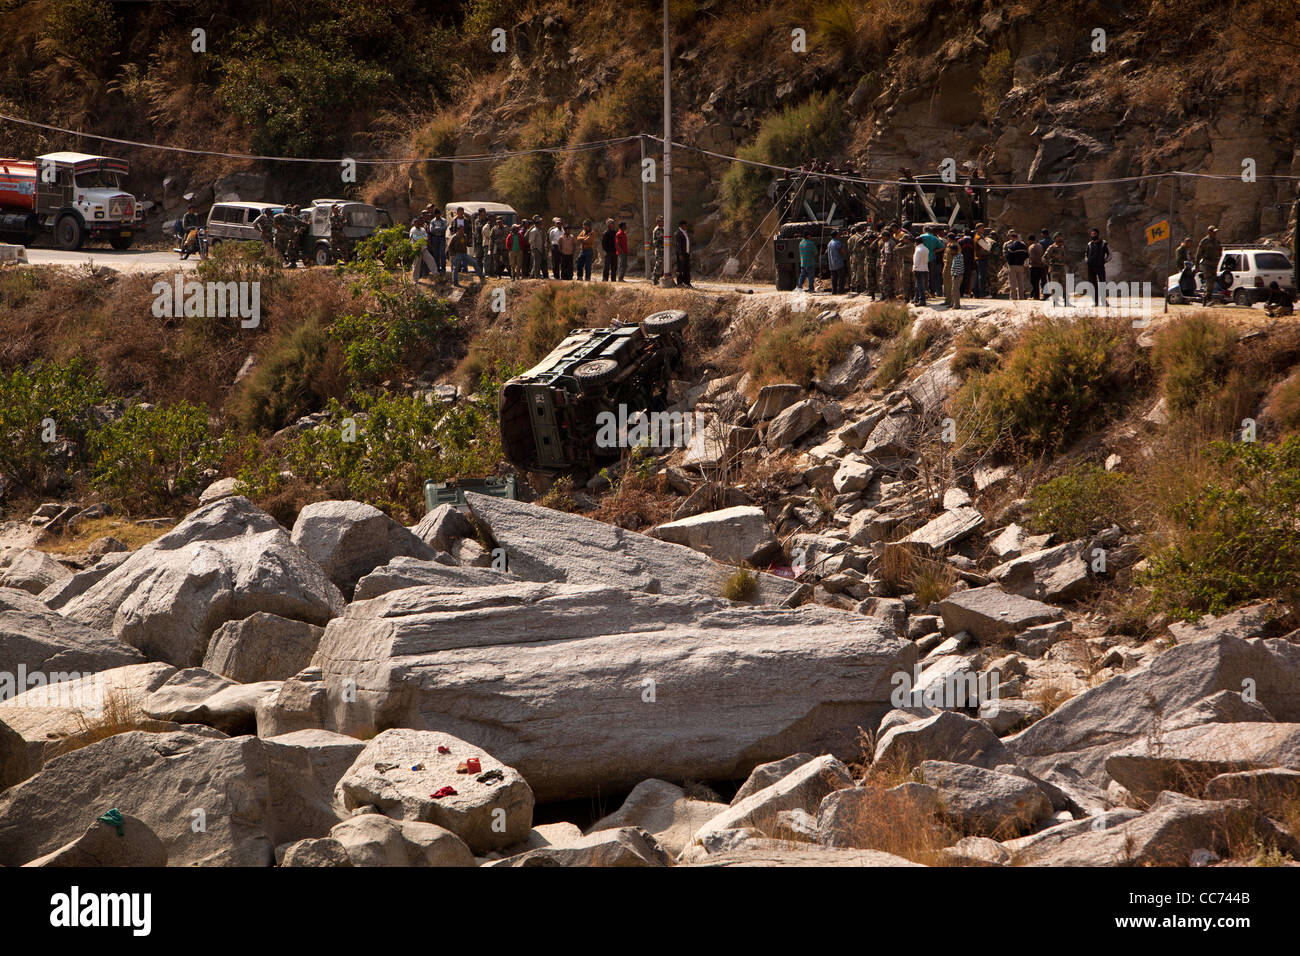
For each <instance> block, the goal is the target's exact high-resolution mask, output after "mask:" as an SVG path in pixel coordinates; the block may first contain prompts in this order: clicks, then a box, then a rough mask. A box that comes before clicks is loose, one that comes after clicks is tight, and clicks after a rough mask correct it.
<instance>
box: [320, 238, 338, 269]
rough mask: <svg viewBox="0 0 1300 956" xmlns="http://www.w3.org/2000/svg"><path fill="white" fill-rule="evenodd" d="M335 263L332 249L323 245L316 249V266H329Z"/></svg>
mask: <svg viewBox="0 0 1300 956" xmlns="http://www.w3.org/2000/svg"><path fill="white" fill-rule="evenodd" d="M333 262H334V257H333V256H331V255H330V247H329V246H327V245H325V243H323V242H322V243H321V244H320V245H319V246H317V247H316V265H318V266H327V265H330V264H331V263H333Z"/></svg>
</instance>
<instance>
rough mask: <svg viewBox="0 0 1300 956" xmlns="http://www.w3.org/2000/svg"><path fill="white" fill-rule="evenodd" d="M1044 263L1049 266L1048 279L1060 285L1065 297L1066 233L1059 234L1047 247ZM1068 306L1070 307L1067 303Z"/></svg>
mask: <svg viewBox="0 0 1300 956" xmlns="http://www.w3.org/2000/svg"><path fill="white" fill-rule="evenodd" d="M1043 262H1044V264H1045V265H1046V266H1047V275H1048V279H1049V280H1050V281H1052V282H1055V283H1058V284H1059V285H1060V287H1061V290H1062V291H1061V295H1062V297H1064V295H1065V291H1064V290H1065V269H1066V260H1065V233H1063V232H1058V233H1057V234H1056V235H1055V236H1054V237H1053V238H1052V244H1051V245H1050V246H1048V247H1047V251H1046V252H1044V253H1043ZM1065 304H1066V305H1070V303H1069V302H1068V301H1067V302H1066V303H1065Z"/></svg>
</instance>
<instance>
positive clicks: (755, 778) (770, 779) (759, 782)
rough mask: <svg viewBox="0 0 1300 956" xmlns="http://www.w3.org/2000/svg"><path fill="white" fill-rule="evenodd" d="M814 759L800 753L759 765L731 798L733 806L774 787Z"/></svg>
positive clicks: (811, 756)
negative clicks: (767, 788) (764, 789)
mask: <svg viewBox="0 0 1300 956" xmlns="http://www.w3.org/2000/svg"><path fill="white" fill-rule="evenodd" d="M812 759H813V755H812V754H808V753H799V754H791V755H790V756H789V757H782V758H781V759H780V760H770V761H768V762H767V763H761V764H759V765H758V766H757V767H755V768H754V769H753V770H751V771H750V773H749V776H748V777H746V778H745V782H744V783H742V784H741V785H740V789H739V790H737V791H736V795H735V796H734V797H732V798H731V805H732V806H733V807H734V806H735V805H736V804H738V803H739V802H740V801H741V800H744V799H745V798H746V797H748V796H751V795H752V794H755V793H758V791H760V790H762V789H763V788H765V787H770V786H772V784H774V783H776V782H777V781H778V780H780V779H781V778H783V777H785V776H788V775H789V774H792V773H794V772H795V771H796V770H798V769H799V768H800V767H802V766H803V765H804V764H806V763H807V762H808V761H810V760H812Z"/></svg>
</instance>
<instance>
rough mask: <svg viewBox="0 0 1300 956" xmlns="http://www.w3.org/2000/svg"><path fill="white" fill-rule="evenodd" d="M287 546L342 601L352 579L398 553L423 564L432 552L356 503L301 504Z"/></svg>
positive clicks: (374, 511) (375, 510)
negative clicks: (313, 566) (321, 574)
mask: <svg viewBox="0 0 1300 956" xmlns="http://www.w3.org/2000/svg"><path fill="white" fill-rule="evenodd" d="M293 543H294V544H296V545H297V546H298V547H299V548H301V549H302V551H303V553H304V554H306V555H307V556H308V557H309V558H311V559H312V560H313V561H315V562H316V563H317V564H319V565H320V566H321V567H322V568H323V569H324V570H325V574H326V575H327V576H328V577H329V579H330V580H331V581H333V582H334V584H335V585H336V586H337V587H338V588H339V590H340V591H342V592H343V594H344V596H345V597H348V598H351V597H352V592H353V590H354V589H355V588H356V586H357V581H359V580H361V578H362V577H364V576H365V575H367V574H369V573H370V572H371V571H373V570H374V569H375V568H377V567H379V566H380V565H381V564H387V563H388V562H389V561H391V560H392V559H393V558H395V557H397V556H398V555H405V556H406V557H411V558H424V559H426V560H427V559H430V558H432V557H433V556H434V555H435V554H436V553H437V552H436V551H435V550H434V548H432V547H431V546H430V545H429V544H427V543H426V542H425V541H424V540H423V539H422V538H419V537H417V536H416V535H415V534H413V533H412V532H411V531H410V530H409V529H407V528H404V527H402V525H400V524H398V523H397V522H396V521H394V520H393V519H392V518H390V517H388V515H386V514H384V513H383V512H382V511H380V510H379V509H378V508H375V507H373V506H372V505H367V504H363V503H362V502H360V501H318V502H315V503H314V504H310V505H307V507H305V508H303V509H302V511H301V512H299V514H298V520H297V521H295V522H294V523H293Z"/></svg>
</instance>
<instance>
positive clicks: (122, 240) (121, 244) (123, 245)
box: [108, 236, 135, 250]
mask: <svg viewBox="0 0 1300 956" xmlns="http://www.w3.org/2000/svg"><path fill="white" fill-rule="evenodd" d="M134 241H135V237H134V236H113V237H111V238H110V239H109V240H108V244H109V245H110V246H112V247H113V248H114V249H118V250H121V249H130V248H131V243H132V242H134Z"/></svg>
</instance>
